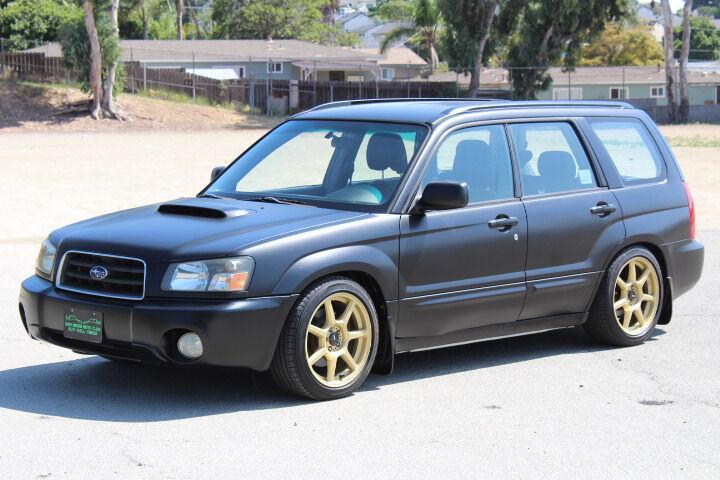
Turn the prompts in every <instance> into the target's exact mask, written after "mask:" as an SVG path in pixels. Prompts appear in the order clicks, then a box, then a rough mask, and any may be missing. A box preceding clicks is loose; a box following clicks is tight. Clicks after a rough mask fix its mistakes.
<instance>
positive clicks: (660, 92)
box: [650, 86, 665, 98]
mask: <svg viewBox="0 0 720 480" xmlns="http://www.w3.org/2000/svg"><path fill="white" fill-rule="evenodd" d="M650 97H651V98H663V97H665V87H664V86H661V87H650Z"/></svg>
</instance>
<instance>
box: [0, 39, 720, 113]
mask: <svg viewBox="0 0 720 480" xmlns="http://www.w3.org/2000/svg"><path fill="white" fill-rule="evenodd" d="M132 55H133V53H132V52H130V56H131V57H132ZM169 55H170V52H169V53H168V56H169ZM231 60H233V61H231ZM283 62H284V63H286V64H287V65H292V66H297V68H293V69H292V72H293V75H295V76H296V77H298V78H287V77H289V76H292V75H290V72H289V71H290V70H291V69H290V67H288V68H287V70H288V71H286V72H285V75H284V76H285V77H286V78H276V76H275V75H272V74H271V72H270V71H269V69H270V65H271V64H272V63H278V61H277V60H270V59H267V61H264V59H259V58H244V59H243V58H238V57H237V56H227V57H223V56H220V57H219V58H218V59H217V61H215V62H214V63H211V62H208V61H204V62H203V63H199V62H198V63H196V62H195V55H194V53H193V54H192V56H188V57H187V58H186V57H184V56H183V55H182V54H178V53H177V52H175V55H174V57H172V59H171V60H169V61H166V62H165V64H163V63H162V62H161V61H154V62H147V61H138V60H133V61H126V62H123V66H124V69H125V74H124V86H123V88H124V90H125V91H126V92H128V93H133V94H147V95H168V94H174V95H182V96H185V97H187V98H188V99H190V100H193V101H198V100H199V101H202V102H204V103H209V104H227V103H232V104H234V105H236V106H238V107H242V108H246V109H250V110H252V111H255V112H257V113H263V114H267V115H285V114H288V113H292V112H295V111H301V110H305V109H308V108H312V107H314V106H316V105H320V104H323V103H327V102H333V101H339V100H361V99H373V98H410V97H413V98H417V97H424V98H448V97H465V96H467V93H468V88H469V84H470V74H469V72H470V69H468V68H453V69H451V71H435V72H429V71H428V70H427V68H423V67H418V66H413V67H412V68H410V66H407V67H403V66H400V67H397V66H396V67H395V68H391V67H386V66H383V65H379V66H378V65H377V64H375V65H372V64H369V63H368V62H365V63H359V64H357V65H356V64H352V63H350V62H347V61H345V62H332V61H325V60H324V61H323V62H322V63H320V62H317V61H308V60H304V61H302V60H292V59H287V60H283ZM266 63H267V65H268V72H264V71H263V72H262V73H263V75H259V74H258V72H257V68H253V66H255V65H262V68H263V69H264V68H265V64H266ZM530 70H532V71H538V68H535V67H509V68H485V69H482V70H481V72H480V88H479V90H478V92H477V94H476V96H478V97H486V98H497V99H513V100H522V99H524V98H523V95H521V94H519V93H518V91H517V90H516V89H514V88H513V79H514V77H515V76H521V75H526V74H527V73H528V71H530ZM543 70H545V69H543ZM3 71H4V72H6V74H7V72H8V71H9V72H12V74H13V75H15V76H17V77H20V78H25V79H31V80H36V81H44V82H62V83H70V82H74V81H77V80H79V76H78V73H77V72H73V71H70V70H68V69H66V68H65V67H64V66H63V63H62V59H61V58H59V57H49V56H45V55H44V54H43V53H7V52H3V53H0V72H3ZM546 72H547V76H548V86H547V88H545V89H544V90H542V91H540V92H539V93H538V95H537V96H538V98H539V99H541V100H617V101H626V102H629V103H632V104H633V105H635V106H636V107H638V108H641V109H643V110H645V111H646V112H648V114H649V115H650V116H651V117H653V118H654V119H656V120H657V121H660V122H663V121H666V120H667V117H668V114H667V97H668V92H667V91H666V79H665V71H664V68H662V67H661V66H651V67H579V68H576V69H574V70H568V69H561V68H549V69H547V70H546ZM264 73H267V74H264ZM673 75H674V79H675V84H676V86H677V85H679V82H678V80H679V78H678V71H677V68H675V69H674V71H673ZM688 81H689V92H690V105H691V106H690V118H691V120H693V121H706V122H708V121H709V122H720V106H718V104H720V65H715V64H697V65H692V66H691V69H690V71H689V73H688ZM676 97H677V98H679V92H676Z"/></svg>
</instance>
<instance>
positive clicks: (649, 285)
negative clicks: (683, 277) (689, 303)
mask: <svg viewBox="0 0 720 480" xmlns="http://www.w3.org/2000/svg"><path fill="white" fill-rule="evenodd" d="M659 300H660V280H659V279H658V274H657V271H655V267H654V266H653V264H652V263H651V262H650V260H648V259H647V258H645V257H633V258H631V259H630V260H628V261H627V263H625V265H623V268H622V269H621V270H620V273H619V274H618V276H617V279H616V280H615V295H614V296H613V310H614V311H615V320H617V322H618V325H620V328H621V329H622V331H623V332H625V333H626V334H628V335H632V336H639V335H642V334H644V333H646V332H647V330H648V329H649V328H650V327H651V325H652V322H653V319H654V318H655V314H656V313H657V310H658V301H659Z"/></svg>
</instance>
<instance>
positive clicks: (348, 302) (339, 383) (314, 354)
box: [270, 277, 379, 400]
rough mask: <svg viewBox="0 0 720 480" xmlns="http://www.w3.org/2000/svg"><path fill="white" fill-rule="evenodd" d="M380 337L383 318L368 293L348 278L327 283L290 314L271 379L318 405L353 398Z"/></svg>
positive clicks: (304, 296)
mask: <svg viewBox="0 0 720 480" xmlns="http://www.w3.org/2000/svg"><path fill="white" fill-rule="evenodd" d="M328 305H329V307H328ZM329 312H331V313H329ZM343 320H346V321H345V323H343ZM378 333H379V329H378V317H377V312H376V311H375V306H374V304H373V302H372V299H371V298H370V295H368V293H367V292H366V291H365V289H364V288H363V287H361V286H360V285H359V284H358V283H356V282H354V281H352V280H350V279H348V278H345V277H331V278H327V279H324V280H321V281H319V282H318V283H315V284H313V285H311V286H310V287H308V289H307V290H306V291H305V292H304V293H303V294H302V295H301V297H300V299H299V300H298V302H297V304H296V305H295V307H294V308H293V310H292V311H291V312H290V315H289V317H288V319H287V321H286V323H285V326H284V327H283V331H282V333H281V334H280V339H279V341H278V346H277V348H276V350H275V356H274V357H273V361H272V364H271V366H270V373H271V375H272V377H273V379H274V380H275V383H277V385H278V386H279V387H281V388H282V389H284V390H286V391H288V392H290V393H292V394H295V395H299V396H302V397H306V398H310V399H313V400H331V399H335V398H341V397H345V396H348V395H350V394H351V393H353V392H355V391H356V390H357V389H358V388H359V387H360V386H361V385H362V384H363V382H364V381H365V379H366V378H367V376H368V374H369V373H370V369H371V368H372V365H373V362H374V361H375V354H376V353H377V347H378ZM353 364H354V365H353ZM333 365H334V367H333ZM353 367H354V368H353Z"/></svg>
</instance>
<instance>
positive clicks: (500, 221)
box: [488, 215, 518, 231]
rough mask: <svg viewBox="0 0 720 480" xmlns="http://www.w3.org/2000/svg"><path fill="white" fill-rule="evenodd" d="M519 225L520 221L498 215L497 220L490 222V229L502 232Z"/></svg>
mask: <svg viewBox="0 0 720 480" xmlns="http://www.w3.org/2000/svg"><path fill="white" fill-rule="evenodd" d="M517 224H518V219H517V218H515V217H508V216H505V215H498V216H497V217H496V218H495V219H493V220H490V221H489V222H488V227H490V228H496V229H498V230H501V231H506V230H510V229H511V228H512V227H514V226H515V225H517Z"/></svg>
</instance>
